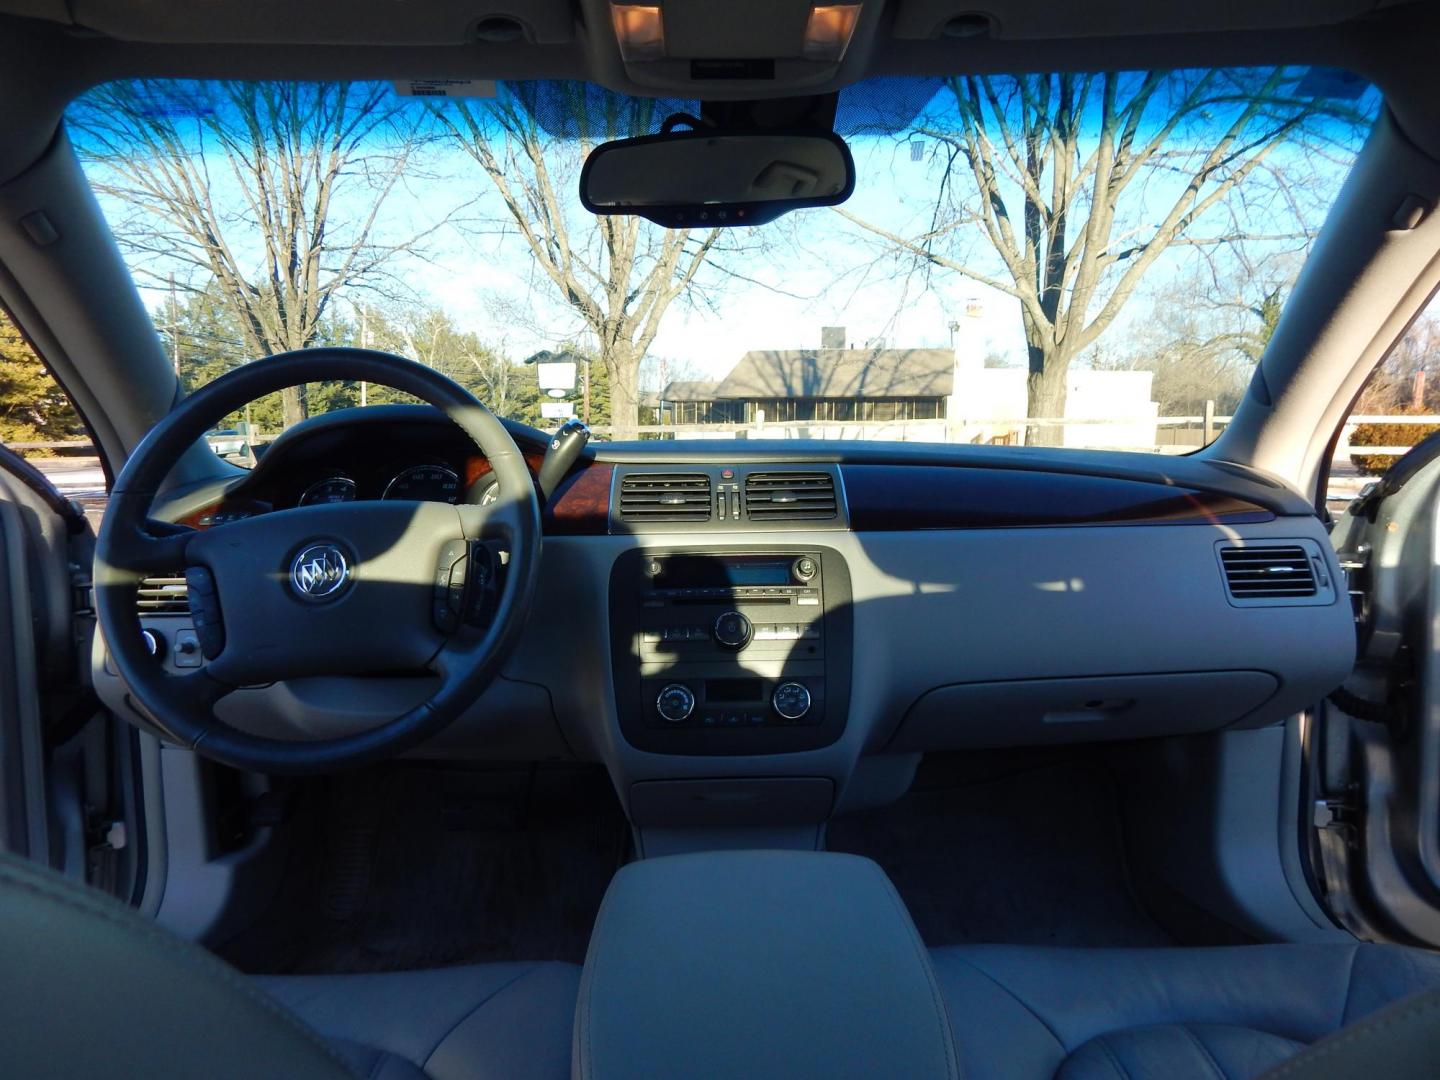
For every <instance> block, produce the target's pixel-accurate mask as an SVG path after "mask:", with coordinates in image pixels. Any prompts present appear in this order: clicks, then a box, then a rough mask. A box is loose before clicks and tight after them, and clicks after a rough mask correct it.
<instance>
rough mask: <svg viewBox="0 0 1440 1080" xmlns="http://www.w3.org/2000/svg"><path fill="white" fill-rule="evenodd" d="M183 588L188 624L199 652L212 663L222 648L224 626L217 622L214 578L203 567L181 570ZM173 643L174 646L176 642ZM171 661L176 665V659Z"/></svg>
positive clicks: (217, 598)
mask: <svg viewBox="0 0 1440 1080" xmlns="http://www.w3.org/2000/svg"><path fill="white" fill-rule="evenodd" d="M185 588H186V591H187V592H188V593H189V599H190V623H191V625H192V626H194V627H195V638H196V640H197V641H198V642H199V644H200V652H201V653H202V654H203V655H204V657H205V659H206V660H214V659H215V657H217V656H219V655H220V653H221V652H222V651H223V650H224V648H225V624H224V623H223V622H221V621H220V593H219V591H218V590H217V589H216V588H215V575H214V574H212V573H211V572H210V570H209V568H208V567H205V566H192V567H189V568H188V569H187V570H186V571H185ZM176 641H177V647H178V642H179V639H178V638H177V639H176ZM175 662H176V664H177V665H179V664H180V661H179V658H178V657H177V658H176V661H175ZM198 663H199V661H198V659H197V661H196V664H197V665H198ZM181 666H187V667H188V666H190V665H181Z"/></svg>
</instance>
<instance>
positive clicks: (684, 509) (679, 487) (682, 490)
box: [620, 472, 710, 522]
mask: <svg viewBox="0 0 1440 1080" xmlns="http://www.w3.org/2000/svg"><path fill="white" fill-rule="evenodd" d="M620 517H621V518H622V519H623V520H626V521H702V522H703V521H709V520H710V477H709V476H707V475H706V474H705V473H678V472H632V473H627V474H626V475H625V476H624V478H623V479H621V481H620Z"/></svg>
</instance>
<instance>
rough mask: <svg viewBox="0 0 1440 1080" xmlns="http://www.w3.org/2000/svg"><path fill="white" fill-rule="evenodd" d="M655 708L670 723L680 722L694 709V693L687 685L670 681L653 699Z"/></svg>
mask: <svg viewBox="0 0 1440 1080" xmlns="http://www.w3.org/2000/svg"><path fill="white" fill-rule="evenodd" d="M655 709H656V711H657V712H659V713H660V717H661V719H664V720H668V721H670V723H672V724H679V723H682V722H683V721H685V720H688V719H690V714H691V713H692V712H694V711H695V695H694V694H692V693H691V692H690V688H689V687H688V686H683V685H681V684H680V683H671V684H670V685H669V686H667V687H665V689H664V690H661V691H660V696H659V697H657V698H656V699H655Z"/></svg>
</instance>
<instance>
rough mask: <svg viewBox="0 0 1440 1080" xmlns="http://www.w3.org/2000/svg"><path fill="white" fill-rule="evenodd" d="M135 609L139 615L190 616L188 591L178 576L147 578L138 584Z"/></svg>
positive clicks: (183, 581) (183, 579) (182, 579)
mask: <svg viewBox="0 0 1440 1080" xmlns="http://www.w3.org/2000/svg"><path fill="white" fill-rule="evenodd" d="M135 608H136V610H137V611H139V613H140V614H141V615H188V614H190V590H189V589H188V588H187V587H186V585H185V578H184V577H183V576H181V575H179V574H175V575H169V574H166V575H161V576H157V577H147V578H146V579H145V580H144V581H142V582H140V590H139V592H138V593H137V594H136V597H135Z"/></svg>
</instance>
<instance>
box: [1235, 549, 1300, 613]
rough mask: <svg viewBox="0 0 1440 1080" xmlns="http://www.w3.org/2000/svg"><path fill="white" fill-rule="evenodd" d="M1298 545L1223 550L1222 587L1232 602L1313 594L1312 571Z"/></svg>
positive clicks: (1289, 597)
mask: <svg viewBox="0 0 1440 1080" xmlns="http://www.w3.org/2000/svg"><path fill="white" fill-rule="evenodd" d="M1310 560H1311V556H1310V555H1309V554H1308V553H1307V552H1306V551H1305V549H1304V548H1302V547H1300V546H1299V545H1298V544H1284V545H1266V546H1263V547H1262V546H1255V547H1235V546H1229V547H1222V548H1221V549H1220V565H1221V566H1222V567H1224V569H1225V587H1226V588H1227V589H1229V590H1230V596H1231V597H1232V598H1233V599H1235V600H1279V599H1286V600H1288V599H1298V598H1301V597H1307V596H1314V595H1315V594H1316V591H1317V588H1316V581H1315V567H1314V566H1312V565H1311V561H1310Z"/></svg>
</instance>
